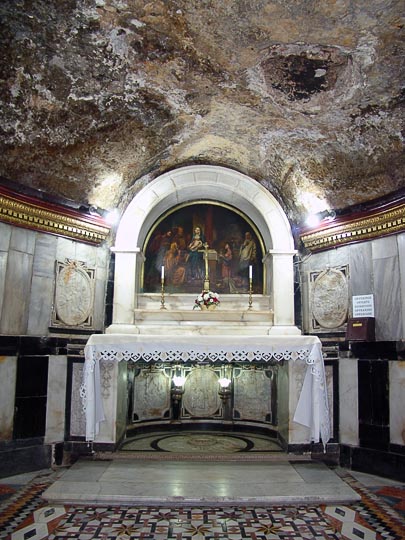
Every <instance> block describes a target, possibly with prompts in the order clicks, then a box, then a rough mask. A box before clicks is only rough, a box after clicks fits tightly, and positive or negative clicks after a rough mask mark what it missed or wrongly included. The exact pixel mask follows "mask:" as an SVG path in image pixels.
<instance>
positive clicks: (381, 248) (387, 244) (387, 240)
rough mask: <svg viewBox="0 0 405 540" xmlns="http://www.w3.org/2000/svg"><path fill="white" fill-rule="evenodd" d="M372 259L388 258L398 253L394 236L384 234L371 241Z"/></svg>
mask: <svg viewBox="0 0 405 540" xmlns="http://www.w3.org/2000/svg"><path fill="white" fill-rule="evenodd" d="M371 248H372V256H373V260H376V259H389V258H391V257H396V256H397V255H398V246H397V239H396V236H385V237H384V238H378V239H376V240H373V241H372V242H371Z"/></svg>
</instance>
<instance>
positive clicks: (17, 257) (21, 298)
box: [0, 250, 33, 335]
mask: <svg viewBox="0 0 405 540" xmlns="http://www.w3.org/2000/svg"><path fill="white" fill-rule="evenodd" d="M32 262H33V256H32V255H31V254H28V253H22V252H20V251H14V250H10V251H9V254H8V261H7V271H6V283H5V287H4V289H5V290H4V297H3V307H2V313H1V320H0V333H2V334H9V335H21V334H26V333H27V323H28V306H29V298H30V287H31V277H32Z"/></svg>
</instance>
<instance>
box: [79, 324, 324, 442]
mask: <svg viewBox="0 0 405 540" xmlns="http://www.w3.org/2000/svg"><path fill="white" fill-rule="evenodd" d="M84 352H85V364H84V371H83V384H82V388H81V395H82V399H83V404H84V409H85V415H86V440H88V441H92V440H94V439H95V437H96V436H97V434H98V431H99V426H100V422H102V421H103V420H104V419H105V417H104V411H103V405H102V396H101V385H100V360H103V361H112V362H117V361H121V360H133V361H138V360H141V359H142V360H143V361H146V362H152V361H158V362H173V361H174V362H186V361H194V362H197V363H198V362H201V361H206V360H207V358H208V359H209V360H210V361H212V362H222V363H224V362H230V363H231V362H242V361H244V362H246V361H250V362H253V361H256V362H257V361H260V362H269V361H281V360H288V361H293V362H295V361H303V362H305V363H306V364H307V370H306V374H305V378H304V383H303V385H302V389H301V393H300V396H299V399H298V404H297V408H296V410H295V414H294V418H293V420H294V422H298V423H299V424H302V425H304V426H307V427H308V428H309V429H310V438H311V441H313V442H319V441H320V439H322V442H323V444H324V445H326V443H327V442H328V441H329V439H330V437H331V427H330V417H329V405H328V397H327V388H326V381H325V367H324V363H323V358H322V346H321V342H320V340H319V338H317V337H316V336H263V335H260V336H195V335H194V336H190V335H189V336H178V335H176V336H168V335H165V336H155V335H145V334H93V335H92V336H90V338H89V340H88V342H87V344H86V346H85V349H84Z"/></svg>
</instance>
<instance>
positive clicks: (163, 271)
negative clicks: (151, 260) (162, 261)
mask: <svg viewBox="0 0 405 540" xmlns="http://www.w3.org/2000/svg"><path fill="white" fill-rule="evenodd" d="M162 279H165V267H164V266H162Z"/></svg>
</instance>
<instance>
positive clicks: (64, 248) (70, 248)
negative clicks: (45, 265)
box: [56, 238, 76, 261]
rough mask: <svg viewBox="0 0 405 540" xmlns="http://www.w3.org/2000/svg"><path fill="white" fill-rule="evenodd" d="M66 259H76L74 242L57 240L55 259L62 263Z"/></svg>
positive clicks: (64, 239) (62, 239) (65, 239)
mask: <svg viewBox="0 0 405 540" xmlns="http://www.w3.org/2000/svg"><path fill="white" fill-rule="evenodd" d="M66 258H68V259H75V258H76V242H74V241H73V240H68V239H67V238H58V241H57V245H56V259H58V261H64V260H65V259H66Z"/></svg>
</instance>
